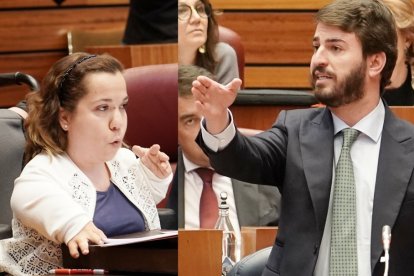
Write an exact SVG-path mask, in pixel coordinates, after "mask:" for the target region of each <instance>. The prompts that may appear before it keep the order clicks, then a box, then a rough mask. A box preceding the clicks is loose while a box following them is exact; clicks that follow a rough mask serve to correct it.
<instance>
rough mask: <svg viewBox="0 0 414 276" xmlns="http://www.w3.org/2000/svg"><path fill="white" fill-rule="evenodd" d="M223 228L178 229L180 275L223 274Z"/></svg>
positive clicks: (206, 275) (203, 275) (207, 275)
mask: <svg viewBox="0 0 414 276" xmlns="http://www.w3.org/2000/svg"><path fill="white" fill-rule="evenodd" d="M222 236H223V234H222V231H221V230H183V229H180V230H179V231H178V275H183V276H187V275H197V276H211V275H221V239H222Z"/></svg>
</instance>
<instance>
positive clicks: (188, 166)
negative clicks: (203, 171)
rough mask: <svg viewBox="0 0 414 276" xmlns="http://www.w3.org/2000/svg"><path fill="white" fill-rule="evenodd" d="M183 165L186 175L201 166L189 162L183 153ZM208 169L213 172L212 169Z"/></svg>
mask: <svg viewBox="0 0 414 276" xmlns="http://www.w3.org/2000/svg"><path fill="white" fill-rule="evenodd" d="M183 163H184V170H185V172H186V173H189V172H191V171H194V170H195V169H198V168H201V166H199V165H197V164H195V163H193V162H191V161H190V160H189V159H188V158H187V157H186V156H185V154H184V152H183ZM209 169H212V170H214V169H213V168H211V167H209Z"/></svg>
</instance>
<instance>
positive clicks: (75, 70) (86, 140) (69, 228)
mask: <svg viewBox="0 0 414 276" xmlns="http://www.w3.org/2000/svg"><path fill="white" fill-rule="evenodd" d="M122 71H123V68H122V65H121V64H120V63H119V62H118V61H117V60H116V59H115V58H113V57H111V56H109V55H99V56H95V55H89V54H86V53H76V54H73V55H70V56H66V57H64V58H62V59H61V60H59V61H57V62H56V63H55V64H54V65H53V66H52V68H51V69H50V70H49V72H48V73H47V75H46V77H45V78H44V80H43V82H42V86H41V90H40V91H39V92H36V93H31V94H29V95H28V99H27V100H28V107H29V115H28V118H27V121H26V128H27V136H28V139H27V146H26V158H27V160H28V163H27V164H26V166H25V168H24V169H23V171H22V173H21V175H20V176H19V177H18V178H17V179H16V180H15V186H14V190H13V194H12V198H11V206H12V210H13V222H12V227H13V238H10V239H6V240H2V241H1V243H0V271H5V272H7V273H10V274H13V275H45V274H48V271H49V270H51V269H55V268H58V267H61V266H62V252H61V249H60V246H61V244H62V243H65V244H66V245H67V246H68V248H69V252H70V254H71V256H72V257H74V258H77V257H79V255H80V254H88V253H89V249H88V244H89V243H94V244H102V243H103V242H104V240H105V238H106V237H107V236H115V235H122V234H128V233H133V232H139V231H145V230H151V229H159V228H160V221H159V217H158V213H157V209H156V203H158V202H159V201H161V200H162V199H163V198H164V197H165V194H166V192H167V189H168V185H169V183H170V182H171V179H172V173H171V167H170V164H169V162H168V156H166V155H165V154H164V153H162V152H160V148H159V146H158V145H153V146H152V147H151V148H149V149H144V148H141V147H139V146H134V147H133V148H132V151H131V150H129V149H126V148H124V147H122V145H123V137H124V134H125V131H126V128H127V114H126V106H127V104H128V94H127V90H126V83H125V79H124V77H123V75H122ZM136 155H138V156H139V159H137V158H136Z"/></svg>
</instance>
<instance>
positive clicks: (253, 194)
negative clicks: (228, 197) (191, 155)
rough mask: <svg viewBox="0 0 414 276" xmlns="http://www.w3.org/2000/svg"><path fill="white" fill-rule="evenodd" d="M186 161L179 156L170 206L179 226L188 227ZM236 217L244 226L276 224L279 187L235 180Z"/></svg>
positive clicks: (278, 211)
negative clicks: (185, 183) (186, 222)
mask: <svg viewBox="0 0 414 276" xmlns="http://www.w3.org/2000/svg"><path fill="white" fill-rule="evenodd" d="M184 171H185V170H184V162H183V156H182V152H181V150H180V151H179V154H178V163H177V169H176V173H175V176H174V179H173V182H172V187H171V193H170V196H169V200H168V203H167V207H168V208H171V209H173V210H174V211H175V213H176V214H178V215H177V220H178V227H180V228H184V226H185V208H184V189H185V185H184ZM232 183H233V193H234V201H235V204H236V210H237V217H238V220H239V225H240V227H241V226H270V225H277V223H278V219H279V213H280V193H279V191H278V189H277V188H276V187H271V186H260V185H256V184H250V183H246V182H242V181H238V180H235V179H232Z"/></svg>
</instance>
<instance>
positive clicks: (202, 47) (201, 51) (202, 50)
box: [198, 45, 206, 54]
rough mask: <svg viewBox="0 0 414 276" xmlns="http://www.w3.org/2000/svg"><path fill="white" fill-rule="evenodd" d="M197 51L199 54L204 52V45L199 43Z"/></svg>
mask: <svg viewBox="0 0 414 276" xmlns="http://www.w3.org/2000/svg"><path fill="white" fill-rule="evenodd" d="M198 52H199V53H200V54H204V53H205V52H206V45H201V46H200V47H199V48H198Z"/></svg>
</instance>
